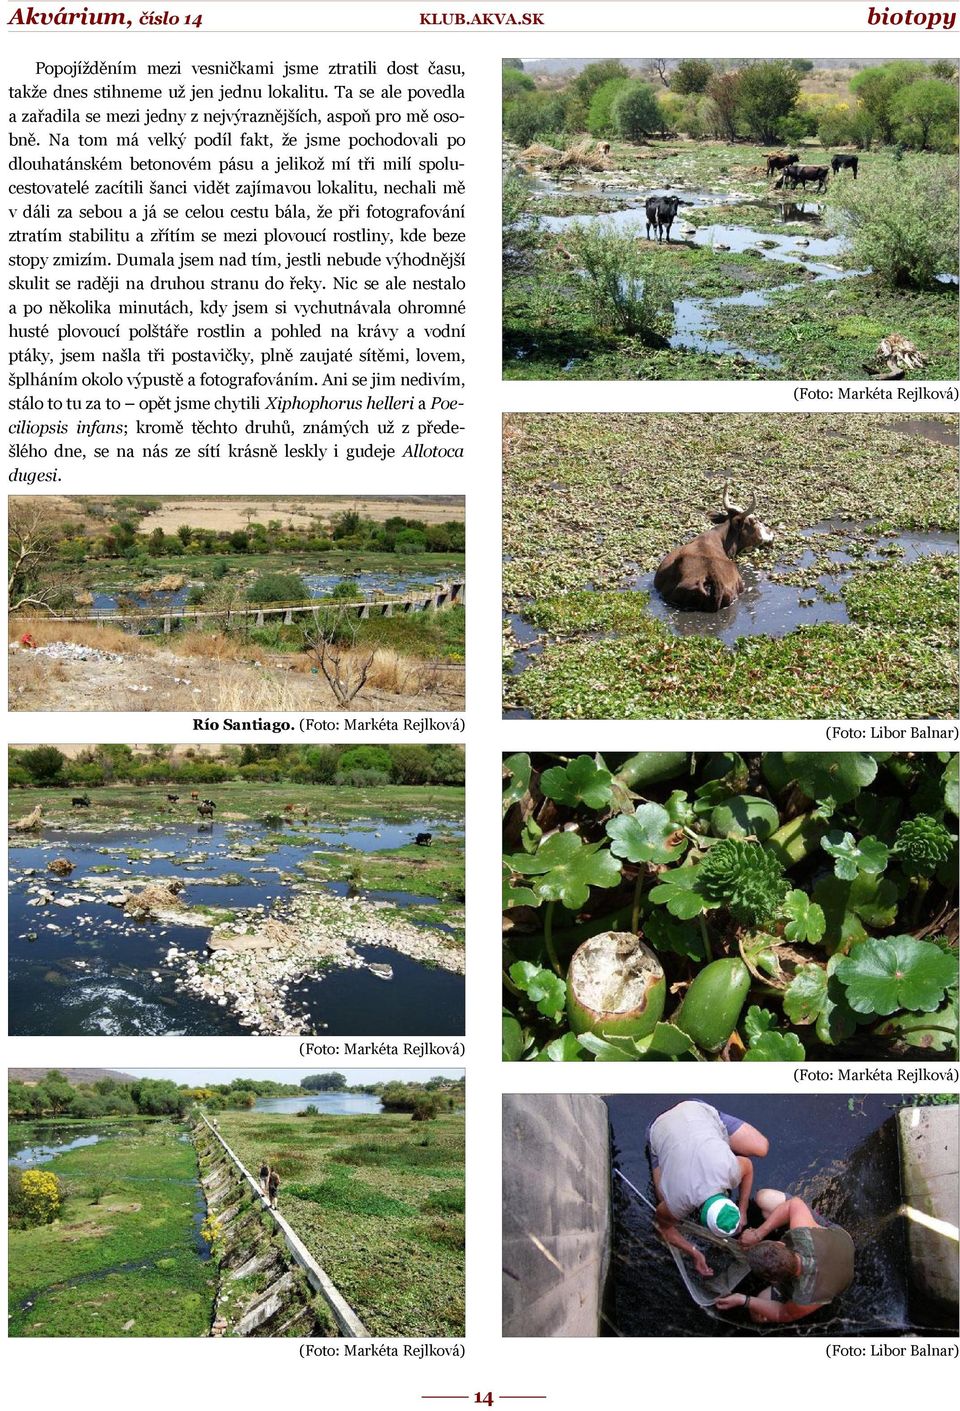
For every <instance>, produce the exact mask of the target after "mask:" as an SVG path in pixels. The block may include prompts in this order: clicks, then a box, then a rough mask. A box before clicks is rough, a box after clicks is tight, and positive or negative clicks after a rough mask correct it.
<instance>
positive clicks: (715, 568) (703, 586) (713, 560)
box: [653, 480, 773, 612]
mask: <svg viewBox="0 0 960 1411" xmlns="http://www.w3.org/2000/svg"><path fill="white" fill-rule="evenodd" d="M756 505H757V497H756V495H751V497H750V503H749V505H747V506H746V507H745V508H744V506H742V505H737V504H734V502H733V501H732V500H731V498H730V481H729V480H728V481H727V483H726V485H725V486H724V489H723V498H722V500H721V509H720V510H719V511H717V512H715V513H714V514H712V515H711V516H710V518H711V519H712V520H713V523H714V525H715V528H713V529H707V530H705V531H704V533H702V534H698V535H697V537H696V538H695V539H691V540H690V542H689V543H688V544H682V545H681V546H680V548H678V549H671V551H670V553H668V554H667V555H666V556H665V557H664V558H663V559H661V561H660V566H659V567H658V569H657V571H656V574H655V576H654V580H653V586H654V587H655V588H656V590H657V592H658V593H659V594H660V596H661V597H662V598H664V599H665V600H666V601H667V602H668V603H672V604H673V606H674V607H678V608H683V609H685V610H686V611H688V612H719V611H720V609H721V608H726V607H730V606H731V605H732V604H733V603H735V602H736V600H737V598H738V597H739V596H740V594H741V593H742V592H743V586H744V585H743V579H742V578H741V577H740V570H739V569H738V568H737V564H736V559H737V555H738V554H740V553H743V552H744V551H745V550H749V549H760V548H768V547H769V546H770V545H771V544H772V543H773V531H772V530H771V529H769V528H768V527H767V525H765V524H764V523H763V522H762V521H761V520H760V519H758V518H757V516H756V515H755V514H754V510H755V509H756Z"/></svg>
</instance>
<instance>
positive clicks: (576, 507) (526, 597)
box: [503, 413, 957, 719]
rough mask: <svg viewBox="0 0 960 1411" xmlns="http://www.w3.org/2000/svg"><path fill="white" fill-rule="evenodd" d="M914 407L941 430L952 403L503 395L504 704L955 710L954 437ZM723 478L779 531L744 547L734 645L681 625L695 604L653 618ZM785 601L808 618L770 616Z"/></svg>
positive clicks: (572, 710) (933, 714)
mask: <svg viewBox="0 0 960 1411" xmlns="http://www.w3.org/2000/svg"><path fill="white" fill-rule="evenodd" d="M798 423H799V424H798ZM921 426H922V427H924V428H926V429H927V430H929V431H931V432H932V433H935V434H936V435H938V436H940V435H941V434H942V435H943V436H944V437H947V436H950V435H952V434H953V433H955V431H956V418H955V417H942V418H937V419H927V420H926V421H924V422H923V423H917V422H916V421H915V420H912V419H911V418H910V417H906V416H883V417H876V416H874V417H870V418H866V417H859V416H855V417H851V416H849V415H839V416H836V415H821V414H814V415H805V416H802V417H792V418H788V419H787V420H786V421H785V420H784V418H782V417H781V418H777V417H771V416H767V415H759V414H757V415H742V414H730V413H724V414H722V415H714V414H708V415H690V414H669V415H666V414H651V415H647V414H643V415H640V414H620V413H609V414H606V415H603V416H595V415H586V414H566V413H551V414H547V415H528V414H524V415H512V416H509V417H507V418H506V420H505V424H504V472H503V549H504V568H503V591H504V603H503V606H504V610H505V613H506V614H507V627H506V635H505V642H504V645H505V663H506V669H507V673H508V675H507V679H506V683H505V704H506V706H507V707H508V708H510V709H514V710H519V711H521V712H525V713H527V714H529V715H530V716H532V717H534V718H538V719H551V718H554V719H555V718H590V719H610V718H621V719H646V718H669V719H710V718H718V717H719V718H724V717H726V718H737V719H742V718H751V719H766V718H769V719H780V718H795V719H808V718H818V717H820V716H821V715H822V714H823V713H824V712H825V711H829V713H830V715H831V716H832V717H835V718H845V719H851V718H877V719H887V718H890V717H907V718H911V719H926V718H933V719H938V718H941V717H946V718H950V717H952V715H953V712H954V711H955V709H956V649H957V632H956V571H957V570H956V562H957V561H956V537H955V536H956V529H957V509H956V449H955V448H954V447H953V446H952V445H948V444H942V443H941V442H940V441H938V440H934V439H932V436H931V435H926V434H921V432H920V430H918V427H921ZM665 448H669V450H668V451H667V452H665ZM665 454H666V455H667V460H666V461H664V456H665ZM658 465H664V466H665V468H664V470H663V471H662V472H658V471H656V470H654V469H651V468H652V467H656V466H658ZM878 466H883V467H884V470H885V474H884V475H883V476H880V477H878V475H877V467H878ZM728 479H731V480H732V482H733V492H734V494H742V495H744V496H746V495H748V494H750V495H752V494H755V495H756V496H757V512H758V514H760V515H761V516H762V518H763V519H764V521H765V522H766V523H767V524H768V525H769V526H770V527H771V529H772V530H773V533H774V536H775V537H774V544H773V546H772V548H771V550H770V551H769V552H766V553H760V552H757V553H755V554H753V555H752V556H751V555H749V554H747V555H743V556H742V558H741V561H740V563H741V568H742V569H744V570H745V571H746V573H747V577H748V578H750V584H751V589H752V590H751V591H750V592H746V593H744V594H743V595H742V597H741V600H740V601H739V602H738V604H737V608H736V609H735V611H737V610H738V611H739V613H740V619H739V624H740V627H741V631H740V633H739V634H738V635H739V640H738V641H736V643H731V644H730V645H729V646H728V645H727V644H725V643H724V642H721V641H719V640H716V639H715V638H713V637H711V636H704V635H696V636H693V635H687V633H688V632H689V631H690V628H691V622H690V620H689V615H686V616H684V615H682V614H681V615H680V616H684V621H683V622H674V621H673V620H672V619H671V622H670V623H667V622H665V621H661V620H660V619H659V617H658V616H657V615H656V613H655V611H654V609H655V608H656V607H657V606H658V605H659V600H658V601H657V603H654V602H653V601H652V599H651V593H652V591H653V588H652V577H653V573H654V571H655V570H656V567H657V565H658V563H659V562H660V560H661V559H662V558H663V556H664V555H665V554H666V553H668V552H669V551H670V550H671V549H674V548H676V547H677V546H678V545H680V544H684V543H687V542H689V541H690V540H691V539H693V538H694V537H695V536H696V535H697V534H699V533H701V532H702V531H703V530H704V529H705V528H707V527H708V524H709V516H710V514H711V513H712V512H713V511H714V510H718V509H719V507H720V501H721V497H722V493H723V487H724V485H725V483H726V481H727V480H728ZM783 602H789V603H790V604H791V605H793V604H796V607H795V617H796V621H797V624H798V625H797V626H796V627H795V628H794V630H792V631H789V632H787V633H786V635H777V634H778V632H779V630H780V625H779V621H774V620H772V618H771V614H774V615H775V614H776V612H779V611H780V610H781V608H780V607H778V604H781V605H782V603H783ZM791 610H792V611H793V610H794V609H793V608H792V609H791ZM807 610H809V611H807ZM805 613H806V614H807V615H805ZM831 613H832V620H829V621H828V620H826V618H827V617H828V616H829V615H830V614H831ZM758 614H759V616H758ZM761 617H762V621H761V620H760V618H761ZM515 622H516V623H518V624H519V626H520V629H521V630H520V634H519V635H517V628H516V627H515V626H514V623H515ZM765 628H767V629H768V630H764V629H765ZM520 648H523V650H522V651H521V650H519V649H520Z"/></svg>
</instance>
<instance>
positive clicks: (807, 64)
mask: <svg viewBox="0 0 960 1411" xmlns="http://www.w3.org/2000/svg"><path fill="white" fill-rule="evenodd" d="M790 67H791V68H792V69H794V70H795V72H796V73H798V74H807V73H813V68H814V64H813V60H812V59H791V60H790Z"/></svg>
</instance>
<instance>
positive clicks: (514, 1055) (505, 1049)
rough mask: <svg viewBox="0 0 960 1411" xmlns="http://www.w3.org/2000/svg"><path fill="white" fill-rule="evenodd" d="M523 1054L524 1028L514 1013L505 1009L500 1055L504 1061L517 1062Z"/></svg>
mask: <svg viewBox="0 0 960 1411" xmlns="http://www.w3.org/2000/svg"><path fill="white" fill-rule="evenodd" d="M522 1054H523V1030H522V1029H521V1028H520V1025H519V1024H518V1023H517V1021H516V1019H514V1017H513V1015H512V1014H508V1013H507V1011H506V1010H504V1011H503V1038H502V1042H501V1049H500V1056H501V1058H502V1059H503V1061H504V1063H516V1062H518V1061H519V1059H520V1057H521V1055H522Z"/></svg>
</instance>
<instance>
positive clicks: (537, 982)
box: [510, 960, 567, 1019]
mask: <svg viewBox="0 0 960 1411" xmlns="http://www.w3.org/2000/svg"><path fill="white" fill-rule="evenodd" d="M510 979H511V980H512V981H513V983H514V984H515V985H516V987H517V989H518V990H523V992H524V994H525V995H526V996H527V999H529V1000H531V1001H532V1003H533V1004H535V1005H536V1006H537V1008H538V1009H539V1011H540V1013H541V1014H545V1015H546V1016H547V1018H548V1019H556V1017H557V1015H558V1014H561V1013H562V1012H563V1008H564V1005H565V1004H566V1002H567V985H566V981H565V980H561V979H560V976H559V975H555V974H554V973H553V971H552V970H544V969H543V968H542V967H541V966H539V965H533V964H531V962H530V961H529V960H518V961H517V962H516V964H515V965H511V966H510Z"/></svg>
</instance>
